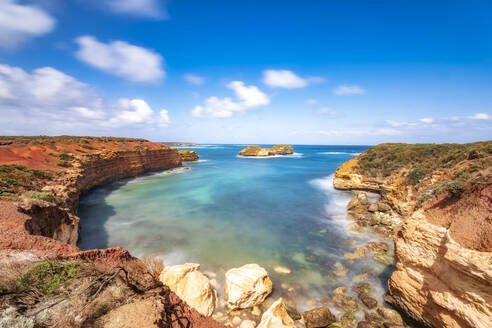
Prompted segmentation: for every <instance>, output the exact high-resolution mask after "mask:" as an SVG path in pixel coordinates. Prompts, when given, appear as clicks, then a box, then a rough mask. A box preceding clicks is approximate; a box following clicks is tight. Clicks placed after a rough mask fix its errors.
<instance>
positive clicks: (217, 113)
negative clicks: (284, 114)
mask: <svg viewBox="0 0 492 328" xmlns="http://www.w3.org/2000/svg"><path fill="white" fill-rule="evenodd" d="M227 87H228V88H229V89H232V90H233V91H234V93H235V94H236V98H237V100H232V99H231V98H229V97H226V98H222V99H220V98H218V97H209V98H207V99H206V100H205V105H204V106H195V108H194V109H193V110H192V112H191V113H192V115H193V116H195V117H212V118H227V117H231V116H233V114H234V113H237V112H242V111H245V110H247V109H250V108H255V107H259V106H264V105H268V104H269V103H270V98H269V97H268V96H267V95H266V94H265V93H263V92H261V90H260V89H258V88H257V87H256V86H254V85H250V86H246V85H244V83H243V82H241V81H233V82H231V83H229V84H228V85H227Z"/></svg>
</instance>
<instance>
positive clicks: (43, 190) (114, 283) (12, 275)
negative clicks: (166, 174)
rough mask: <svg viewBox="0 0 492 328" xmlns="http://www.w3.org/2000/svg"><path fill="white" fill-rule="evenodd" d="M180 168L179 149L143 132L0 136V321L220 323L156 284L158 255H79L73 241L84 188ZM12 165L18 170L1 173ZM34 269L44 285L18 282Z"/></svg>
mask: <svg viewBox="0 0 492 328" xmlns="http://www.w3.org/2000/svg"><path fill="white" fill-rule="evenodd" d="M178 166H181V157H180V155H179V152H178V151H177V150H176V149H172V148H168V147H165V146H162V145H160V144H157V143H152V142H148V141H146V140H142V139H120V138H92V137H70V136H63V137H0V174H1V175H2V179H1V181H0V268H1V271H2V273H3V275H2V277H0V291H1V293H0V311H1V313H2V314H1V316H2V318H3V319H5V320H4V323H6V324H7V326H9V325H10V326H16V325H19V324H20V323H23V324H24V323H26V324H29V325H30V324H32V325H34V326H36V325H40V326H43V327H44V326H53V327H89V326H90V327H135V326H142V327H182V326H193V327H196V328H198V327H200V328H205V327H214V328H220V327H223V326H222V325H221V324H219V323H217V322H216V321H214V320H213V319H212V318H207V317H205V316H203V315H202V314H200V313H199V312H198V311H196V310H195V309H193V308H191V307H189V306H188V305H187V304H186V303H184V302H183V301H182V300H181V299H180V298H179V297H178V296H177V295H176V294H175V293H174V292H172V291H171V290H170V289H169V288H168V287H167V286H164V285H163V284H162V283H161V282H160V281H159V279H158V273H159V272H157V273H156V272H155V271H156V270H157V268H158V267H159V265H156V263H157V264H158V263H159V262H158V261H156V260H152V259H150V260H146V262H145V263H144V262H142V261H141V260H139V259H137V258H134V257H132V256H131V255H130V254H129V253H128V251H126V250H124V249H121V248H112V249H106V250H91V251H84V252H82V251H80V250H79V249H78V248H77V247H76V243H77V240H78V232H79V228H80V227H79V221H80V220H79V218H78V217H77V207H78V200H79V196H80V195H81V194H82V193H83V192H86V191H88V190H89V189H91V188H92V187H94V186H96V185H99V184H103V183H107V182H110V181H113V180H117V179H122V178H128V177H134V176H137V175H139V174H142V173H145V172H148V171H153V170H164V169H169V168H174V167H178ZM9 172H14V173H15V174H17V175H15V176H14V175H12V176H8V173H9ZM12 174H13V173H12ZM46 266H48V267H59V268H60V270H64V268H70V269H67V270H70V271H67V273H64V275H63V276H59V274H58V273H57V271H52V270H48V271H46V274H47V275H45V273H43V271H40V270H45V269H42V268H44V267H46ZM36 274H43V277H50V276H53V279H54V280H50V282H49V283H50V284H51V285H49V286H50V288H51V289H49V290H47V289H46V285H41V286H39V287H36V282H38V283H43V284H46V283H47V281H44V282H43V281H40V280H33V282H32V283H27V284H26V283H22V282H23V281H28V280H25V279H27V278H26V277H30V276H29V275H31V276H32V275H36ZM43 279H48V278H43ZM19 281H20V283H19ZM56 281H62V282H63V281H66V283H63V284H61V285H60V284H58V283H56ZM54 283H55V285H53V284H54ZM43 294H44V295H45V296H43ZM32 295H38V296H40V297H38V296H34V297H33V296H32ZM3 319H2V320H3Z"/></svg>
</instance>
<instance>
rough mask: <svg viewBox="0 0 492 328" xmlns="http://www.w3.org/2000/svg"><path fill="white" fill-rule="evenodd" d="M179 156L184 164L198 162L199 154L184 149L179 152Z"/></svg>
mask: <svg viewBox="0 0 492 328" xmlns="http://www.w3.org/2000/svg"><path fill="white" fill-rule="evenodd" d="M179 156H181V160H182V161H183V162H191V161H198V154H197V153H196V151H193V150H187V149H183V150H180V151H179Z"/></svg>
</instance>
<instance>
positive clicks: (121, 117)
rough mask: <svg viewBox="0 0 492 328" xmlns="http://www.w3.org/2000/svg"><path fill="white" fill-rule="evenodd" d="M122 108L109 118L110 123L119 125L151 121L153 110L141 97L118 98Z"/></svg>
mask: <svg viewBox="0 0 492 328" xmlns="http://www.w3.org/2000/svg"><path fill="white" fill-rule="evenodd" d="M119 103H120V107H121V108H122V109H123V110H122V111H121V112H120V113H118V115H116V116H115V117H113V118H112V119H111V120H109V123H110V125H114V126H120V125H126V124H135V123H151V122H152V116H153V115H154V111H152V109H151V108H150V106H149V105H148V104H147V103H146V102H145V101H144V100H142V99H120V101H119Z"/></svg>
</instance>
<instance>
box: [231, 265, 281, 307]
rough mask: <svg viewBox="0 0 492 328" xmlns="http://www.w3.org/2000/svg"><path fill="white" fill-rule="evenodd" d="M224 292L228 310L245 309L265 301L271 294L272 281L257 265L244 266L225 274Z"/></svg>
mask: <svg viewBox="0 0 492 328" xmlns="http://www.w3.org/2000/svg"><path fill="white" fill-rule="evenodd" d="M224 291H225V297H226V301H227V305H228V306H229V308H231V309H246V308H250V307H253V306H255V305H258V304H261V303H262V302H263V301H264V300H265V298H266V297H267V296H268V295H269V294H270V293H271V292H272V281H271V280H270V278H269V277H268V273H267V272H266V270H265V269H264V268H262V267H260V266H259V265H258V264H254V263H253V264H246V265H244V266H242V267H240V268H233V269H230V270H229V271H227V272H226V274H225V284H224Z"/></svg>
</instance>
